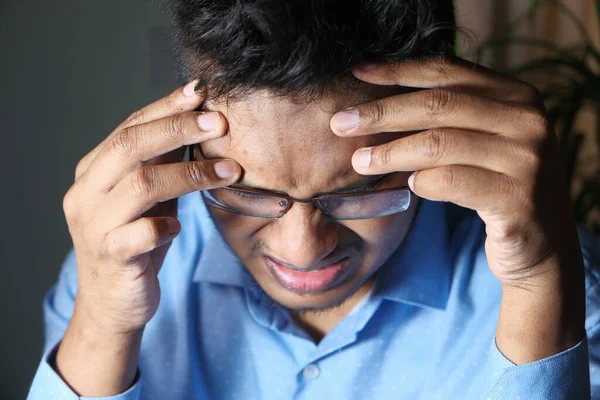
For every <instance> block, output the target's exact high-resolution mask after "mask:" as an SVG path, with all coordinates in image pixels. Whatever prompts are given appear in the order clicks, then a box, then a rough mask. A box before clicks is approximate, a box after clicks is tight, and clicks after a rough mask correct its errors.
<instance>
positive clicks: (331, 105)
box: [202, 90, 398, 196]
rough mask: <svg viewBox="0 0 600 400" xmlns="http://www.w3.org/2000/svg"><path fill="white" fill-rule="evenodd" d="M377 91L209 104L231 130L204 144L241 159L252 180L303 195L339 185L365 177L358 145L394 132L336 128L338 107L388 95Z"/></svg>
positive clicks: (259, 96) (260, 95) (211, 151)
mask: <svg viewBox="0 0 600 400" xmlns="http://www.w3.org/2000/svg"><path fill="white" fill-rule="evenodd" d="M374 91H375V90H374ZM374 91H373V92H374ZM373 92H371V93H361V95H354V96H352V95H341V94H340V95H328V96H325V97H323V98H322V99H319V100H318V101H313V102H310V103H304V104H298V103H296V102H294V101H293V100H291V99H289V98H282V97H275V96H273V95H270V94H269V93H266V92H256V93H254V94H252V95H251V96H248V97H245V98H244V99H243V100H240V101H236V102H233V103H230V104H222V103H210V104H207V105H206V108H207V109H210V110H216V111H220V112H221V113H223V114H224V115H225V117H226V119H227V121H228V123H229V135H228V136H225V137H222V138H219V139H216V140H212V141H210V142H206V143H203V144H202V150H203V152H204V155H205V156H206V157H207V158H219V157H227V158H232V159H234V160H236V161H237V162H239V163H240V165H241V166H242V168H243V169H244V178H243V180H244V183H245V184H248V185H252V186H256V187H261V188H264V189H270V190H279V191H285V192H287V193H289V194H296V195H298V196H303V195H307V196H310V195H311V194H312V193H316V192H321V191H327V190H334V189H336V188H337V187H341V186H343V185H347V184H350V183H353V182H356V181H357V180H358V179H359V178H360V175H358V174H357V173H356V172H355V171H354V170H353V168H352V165H351V163H350V160H351V157H352V154H353V153H354V151H356V149H358V148H360V147H364V146H369V145H373V144H377V143H381V142H384V141H389V140H390V139H391V137H392V136H394V135H389V134H388V135H375V136H364V137H358V138H341V137H338V136H336V135H335V134H334V133H333V132H332V131H331V128H330V125H329V121H330V119H331V116H332V115H333V114H334V113H335V112H337V111H339V110H341V109H344V108H346V107H350V106H353V105H356V104H359V103H361V102H366V101H368V100H371V99H374V98H377V97H383V95H379V96H378V93H373ZM397 136H398V135H395V137H397Z"/></svg>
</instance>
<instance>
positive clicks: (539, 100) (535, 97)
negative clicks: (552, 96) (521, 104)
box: [522, 82, 544, 106]
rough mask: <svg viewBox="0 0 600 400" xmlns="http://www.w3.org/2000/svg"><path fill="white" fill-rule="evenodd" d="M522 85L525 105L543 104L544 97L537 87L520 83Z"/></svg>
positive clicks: (527, 83)
mask: <svg viewBox="0 0 600 400" xmlns="http://www.w3.org/2000/svg"><path fill="white" fill-rule="evenodd" d="M522 85H523V89H522V90H523V95H524V97H525V101H526V102H527V103H530V104H533V105H535V106H541V105H543V104H544V97H543V96H542V93H541V92H540V91H539V90H538V88H537V87H535V86H534V85H533V84H531V83H529V82H522Z"/></svg>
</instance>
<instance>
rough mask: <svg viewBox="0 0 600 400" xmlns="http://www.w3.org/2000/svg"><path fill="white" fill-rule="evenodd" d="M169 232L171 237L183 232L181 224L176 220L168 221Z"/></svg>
mask: <svg viewBox="0 0 600 400" xmlns="http://www.w3.org/2000/svg"><path fill="white" fill-rule="evenodd" d="M167 230H168V231H169V235H175V234H177V233H179V231H180V230H181V224H180V223H179V221H177V220H176V219H168V220H167Z"/></svg>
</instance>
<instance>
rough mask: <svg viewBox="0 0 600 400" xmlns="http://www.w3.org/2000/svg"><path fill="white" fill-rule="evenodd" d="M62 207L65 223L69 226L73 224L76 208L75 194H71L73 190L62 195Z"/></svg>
mask: <svg viewBox="0 0 600 400" xmlns="http://www.w3.org/2000/svg"><path fill="white" fill-rule="evenodd" d="M62 206H63V212H64V214H65V218H66V220H67V222H68V223H70V224H71V223H73V222H75V221H76V210H77V207H76V205H75V194H74V193H73V188H71V189H69V190H68V191H67V193H66V194H65V195H64V197H63V202H62Z"/></svg>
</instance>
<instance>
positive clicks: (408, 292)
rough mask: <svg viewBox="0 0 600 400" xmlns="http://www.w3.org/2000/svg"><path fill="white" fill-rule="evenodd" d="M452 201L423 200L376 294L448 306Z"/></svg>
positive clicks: (381, 275) (381, 276)
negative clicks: (449, 218) (450, 208)
mask: <svg viewBox="0 0 600 400" xmlns="http://www.w3.org/2000/svg"><path fill="white" fill-rule="evenodd" d="M447 205H448V203H442V202H433V201H429V200H425V199H421V200H420V204H419V209H418V210H417V215H416V216H415V219H414V220H413V223H412V225H411V227H410V229H409V232H408V234H407V235H406V237H405V238H404V240H403V241H402V243H401V244H400V246H399V247H398V249H397V250H396V251H395V252H394V254H393V255H392V256H391V257H390V258H389V259H388V260H387V261H386V263H385V264H384V265H383V266H382V267H381V270H380V272H379V276H378V277H377V281H376V283H375V287H374V295H378V296H381V297H383V298H385V299H387V300H392V301H397V302H404V303H409V304H413V305H418V306H425V307H433V308H437V309H444V308H445V307H446V303H447V300H448V296H449V293H450V283H451V280H452V260H451V258H450V248H449V244H450V241H449V238H448V234H449V229H448V228H449V227H448V222H449V221H448V219H447V215H446V207H447Z"/></svg>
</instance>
